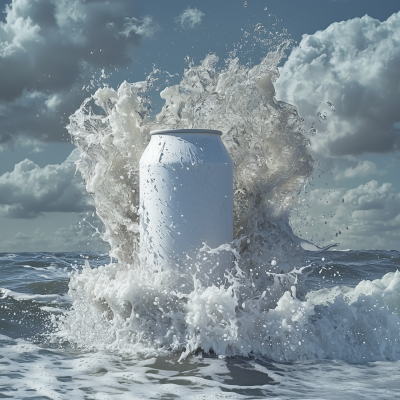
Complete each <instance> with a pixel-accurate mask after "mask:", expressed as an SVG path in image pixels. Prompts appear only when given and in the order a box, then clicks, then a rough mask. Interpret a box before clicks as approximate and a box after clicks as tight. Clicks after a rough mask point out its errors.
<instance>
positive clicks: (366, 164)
mask: <svg viewBox="0 0 400 400" xmlns="http://www.w3.org/2000/svg"><path fill="white" fill-rule="evenodd" d="M384 173H386V171H382V170H378V168H377V166H376V165H375V164H374V163H373V162H372V161H362V162H359V163H358V164H357V165H356V166H355V167H353V168H352V167H349V168H346V169H345V170H344V171H336V174H335V180H341V179H353V178H362V177H366V176H370V175H382V174H384Z"/></svg>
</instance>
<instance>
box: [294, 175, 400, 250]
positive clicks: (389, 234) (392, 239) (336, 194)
mask: <svg viewBox="0 0 400 400" xmlns="http://www.w3.org/2000/svg"><path fill="white" fill-rule="evenodd" d="M307 201H309V202H310V204H311V206H312V207H313V212H312V215H311V214H310V213H309V211H307V210H305V213H304V215H303V217H305V219H306V220H307V221H308V226H307V227H306V228H305V229H306V230H307V231H311V230H313V229H314V230H315V232H318V234H319V237H320V238H321V234H323V233H324V232H323V231H324V230H325V232H327V237H326V238H327V239H328V240H331V239H333V240H337V241H338V242H340V243H341V248H353V249H357V248H358V249H360V248H363V249H367V248H370V249H376V248H384V249H396V250H400V193H396V192H395V190H394V188H393V186H392V184H391V183H383V184H381V185H380V184H379V183H378V182H377V181H376V180H371V181H370V182H368V183H366V184H365V185H359V186H358V187H356V188H354V189H350V190H346V189H343V188H342V189H336V190H329V189H316V190H313V191H312V192H311V193H310V196H309V198H308V200H307ZM303 221H304V220H303ZM296 222H297V224H298V223H299V221H296ZM311 224H314V227H313V228H312V227H311Z"/></svg>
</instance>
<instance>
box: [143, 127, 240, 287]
mask: <svg viewBox="0 0 400 400" xmlns="http://www.w3.org/2000/svg"><path fill="white" fill-rule="evenodd" d="M150 135H151V140H150V143H149V145H148V146H147V148H146V149H145V151H144V153H143V155H142V157H141V159H140V247H141V254H142V263H144V264H145V267H146V268H149V269H152V270H153V272H154V273H157V272H161V271H164V272H165V271H170V272H171V274H170V276H171V279H172V280H173V281H175V283H178V284H180V285H181V286H182V287H184V286H185V285H186V284H189V285H190V284H193V276H194V274H196V278H197V279H200V281H201V282H203V283H207V284H209V283H210V282H212V283H213V284H216V285H219V284H223V283H224V282H225V276H224V275H225V274H226V269H230V268H231V266H232V255H231V253H230V251H229V250H227V248H228V247H229V246H222V247H225V250H223V249H221V248H220V249H219V250H217V251H215V249H216V248H218V247H219V246H221V245H229V244H230V243H231V242H232V240H233V163H232V159H231V158H230V156H229V154H228V151H227V150H226V148H225V146H224V144H223V142H222V140H221V135H222V132H221V131H217V130H210V129H167V130H158V131H152V132H150ZM204 244H206V246H208V248H211V249H213V250H212V251H208V252H207V251H204V247H203V246H204ZM201 248H203V250H202V251H200V249H201Z"/></svg>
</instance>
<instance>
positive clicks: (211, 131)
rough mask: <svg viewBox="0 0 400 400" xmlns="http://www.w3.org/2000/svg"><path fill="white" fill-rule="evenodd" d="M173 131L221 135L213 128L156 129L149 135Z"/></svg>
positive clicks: (171, 132) (166, 133) (172, 132)
mask: <svg viewBox="0 0 400 400" xmlns="http://www.w3.org/2000/svg"><path fill="white" fill-rule="evenodd" d="M174 133H178V134H180V133H212V134H214V135H222V132H221V131H217V130H214V129H160V130H158V131H151V132H150V135H168V134H174Z"/></svg>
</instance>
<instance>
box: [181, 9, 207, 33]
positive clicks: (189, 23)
mask: <svg viewBox="0 0 400 400" xmlns="http://www.w3.org/2000/svg"><path fill="white" fill-rule="evenodd" d="M203 17H204V13H202V12H201V11H200V10H199V9H197V8H187V9H186V10H185V11H182V13H181V14H179V15H178V16H177V17H176V18H175V21H176V22H177V23H179V24H181V25H182V27H183V28H194V27H195V26H196V25H199V24H200V23H201V19H202V18H203Z"/></svg>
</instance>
